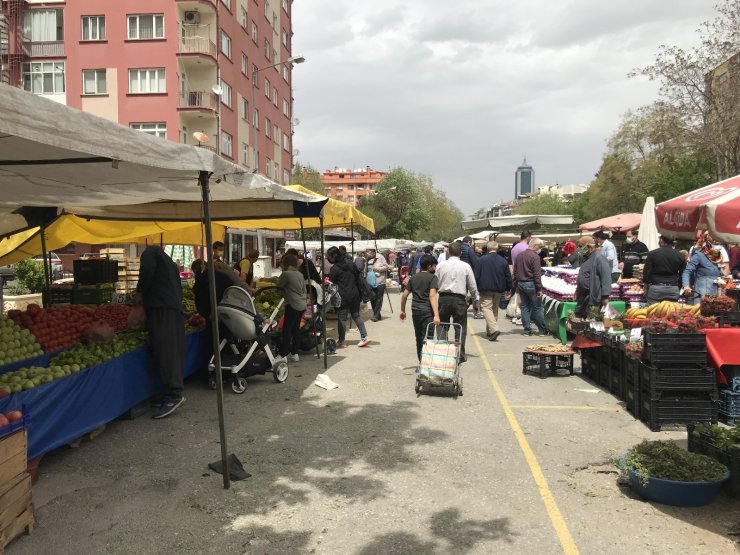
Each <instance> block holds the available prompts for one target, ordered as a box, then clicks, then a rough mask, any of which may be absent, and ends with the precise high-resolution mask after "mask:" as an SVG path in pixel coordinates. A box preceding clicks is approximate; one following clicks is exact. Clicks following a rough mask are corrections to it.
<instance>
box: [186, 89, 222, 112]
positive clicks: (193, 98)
mask: <svg viewBox="0 0 740 555" xmlns="http://www.w3.org/2000/svg"><path fill="white" fill-rule="evenodd" d="M217 108H218V98H217V97H216V95H215V94H213V93H212V92H206V91H185V92H181V93H180V104H179V109H180V110H213V111H215V110H216V109H217Z"/></svg>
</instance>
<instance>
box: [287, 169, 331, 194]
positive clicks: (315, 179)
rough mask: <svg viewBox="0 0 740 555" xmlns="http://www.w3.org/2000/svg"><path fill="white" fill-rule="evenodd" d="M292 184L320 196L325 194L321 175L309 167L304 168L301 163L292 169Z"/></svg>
mask: <svg viewBox="0 0 740 555" xmlns="http://www.w3.org/2000/svg"><path fill="white" fill-rule="evenodd" d="M293 184H295V185H303V186H304V187H305V188H306V189H310V190H311V191H314V192H316V193H321V194H322V195H323V194H325V191H324V184H323V183H321V174H320V173H319V171H318V170H317V169H316V168H314V167H312V166H311V165H307V166H304V165H303V164H301V163H296V165H295V167H294V168H293Z"/></svg>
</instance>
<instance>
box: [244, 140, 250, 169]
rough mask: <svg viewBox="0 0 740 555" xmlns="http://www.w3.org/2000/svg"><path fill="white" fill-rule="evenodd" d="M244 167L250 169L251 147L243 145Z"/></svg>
mask: <svg viewBox="0 0 740 555" xmlns="http://www.w3.org/2000/svg"><path fill="white" fill-rule="evenodd" d="M242 165H243V166H247V167H249V145H247V143H242Z"/></svg>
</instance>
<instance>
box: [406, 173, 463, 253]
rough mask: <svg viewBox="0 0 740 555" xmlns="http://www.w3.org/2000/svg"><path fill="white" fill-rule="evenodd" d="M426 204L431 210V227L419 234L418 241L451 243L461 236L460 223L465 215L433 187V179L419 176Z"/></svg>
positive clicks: (441, 192)
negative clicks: (454, 238)
mask: <svg viewBox="0 0 740 555" xmlns="http://www.w3.org/2000/svg"><path fill="white" fill-rule="evenodd" d="M417 179H418V180H419V184H420V188H421V192H422V194H423V195H424V202H425V203H426V206H427V207H428V209H429V213H430V221H429V226H428V227H427V228H426V229H424V230H422V231H421V232H420V233H419V236H418V237H417V238H418V239H421V240H424V241H435V242H436V241H443V240H446V241H449V240H450V238H452V237H457V236H459V235H460V232H461V228H460V222H461V221H462V220H463V219H464V216H463V213H462V212H461V211H460V209H459V208H458V207H457V206H455V204H454V203H453V202H452V201H451V200H450V199H448V198H447V195H445V193H444V192H443V191H440V190H439V189H435V188H434V186H433V185H432V180H431V178H429V177H427V176H417Z"/></svg>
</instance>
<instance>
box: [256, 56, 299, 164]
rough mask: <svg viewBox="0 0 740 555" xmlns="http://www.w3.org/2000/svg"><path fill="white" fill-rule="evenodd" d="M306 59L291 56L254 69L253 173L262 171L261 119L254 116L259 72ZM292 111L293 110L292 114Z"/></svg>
mask: <svg viewBox="0 0 740 555" xmlns="http://www.w3.org/2000/svg"><path fill="white" fill-rule="evenodd" d="M305 61H306V58H304V57H303V56H291V57H290V58H288V59H287V60H285V61H282V62H278V63H276V64H272V65H269V66H265V67H260V68H257V67H255V68H254V69H253V70H252V127H253V128H254V170H253V173H260V146H259V145H260V143H259V130H258V125H259V120H257V121H255V117H254V113H255V110H257V99H256V94H255V92H254V91H255V89H256V88H257V87H259V79H258V77H259V72H260V71H263V70H265V69H270V68H272V67H277V66H281V65H283V64H302V63H303V62H305ZM292 86H293V84H292V83H291V88H292ZM291 96H292V94H291ZM292 113H293V112H292V111H291V115H292ZM291 147H292V144H291Z"/></svg>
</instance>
